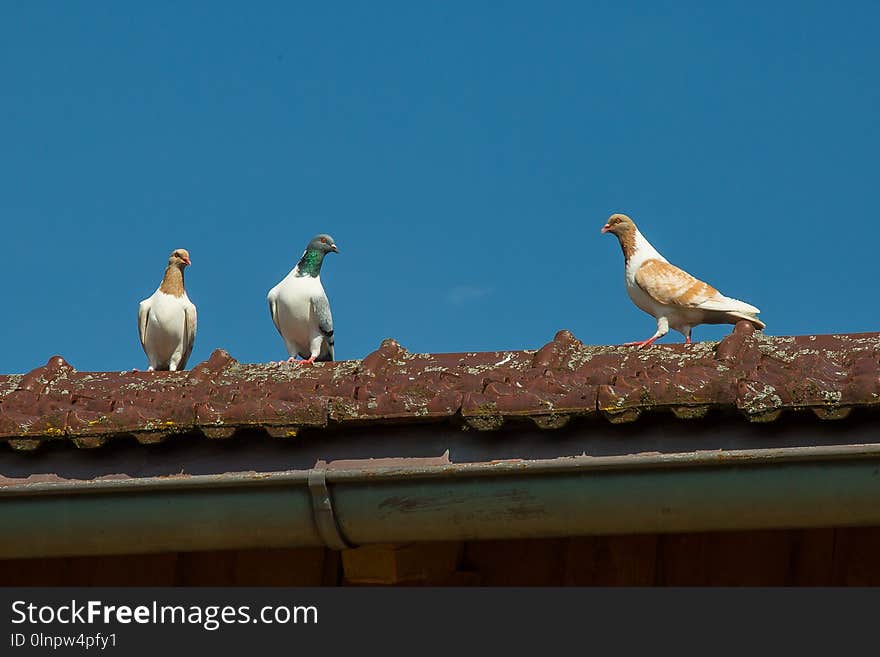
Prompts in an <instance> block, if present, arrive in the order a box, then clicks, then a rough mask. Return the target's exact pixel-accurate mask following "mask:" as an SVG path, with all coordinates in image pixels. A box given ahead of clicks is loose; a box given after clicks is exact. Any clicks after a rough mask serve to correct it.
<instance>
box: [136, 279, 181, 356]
mask: <svg viewBox="0 0 880 657" xmlns="http://www.w3.org/2000/svg"><path fill="white" fill-rule="evenodd" d="M149 302H150V315H149V317H148V318H147V330H146V340H145V342H146V348H147V350H148V351H149V353H152V354H155V355H156V356H157V357H158V359H159V360H160V361H165V360H167V359H168V358H170V357H171V355H172V354H173V353H174V350H175V349H177V348H178V347H179V346H180V345H181V344H182V343H183V341H184V336H185V332H186V331H185V328H184V326H185V323H186V321H185V317H186V308H187V306H189V305H191V302H190V300H189V298H188V297H187V296H186V294H185V293H184V294H183V295H181V296H179V297H176V296H173V295H171V294H165V293H164V292H161V291H159V290H157V291H156V292H155V293H154V294H153V296H151V297H150V298H149Z"/></svg>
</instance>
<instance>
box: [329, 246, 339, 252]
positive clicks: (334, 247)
mask: <svg viewBox="0 0 880 657" xmlns="http://www.w3.org/2000/svg"><path fill="white" fill-rule="evenodd" d="M330 250H331V251H333V253H339V249H338V248H336V245H335V244H331V245H330Z"/></svg>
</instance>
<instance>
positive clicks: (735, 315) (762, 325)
mask: <svg viewBox="0 0 880 657" xmlns="http://www.w3.org/2000/svg"><path fill="white" fill-rule="evenodd" d="M727 314H728V316H730V317H731V318H732V319H733V320H734V321H732V322H731V324H736V320H737V319H744V320H746V321H747V322H751V323H752V326H754V327H755V328H756V329H758V330H760V329H762V328H766V326H767V325H766V324H765V323H764V322H762V321H761V320H760V319H758V318H757V317H755V316H754V315H753V314H751V313H727Z"/></svg>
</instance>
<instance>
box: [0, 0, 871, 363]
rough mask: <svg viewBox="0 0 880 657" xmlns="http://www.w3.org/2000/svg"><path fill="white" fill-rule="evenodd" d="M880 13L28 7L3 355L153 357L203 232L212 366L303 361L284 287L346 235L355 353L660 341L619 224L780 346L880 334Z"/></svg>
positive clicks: (13, 149)
mask: <svg viewBox="0 0 880 657" xmlns="http://www.w3.org/2000/svg"><path fill="white" fill-rule="evenodd" d="M294 5H296V6H297V7H299V8H294ZM878 21H880V5H878V4H877V3H872V2H848V3H845V4H843V5H838V6H837V7H836V8H835V7H834V5H833V4H832V3H827V2H776V3H758V2H750V3H726V4H724V5H722V3H706V2H679V1H676V2H666V3H658V2H644V3H628V2H546V3H525V2H523V3H501V2H492V3H489V2H456V3H452V2H450V3H425V2H381V3H334V4H333V6H332V8H331V7H329V6H327V7H311V8H302V3H289V2H277V3H260V4H259V5H246V4H241V3H226V2H216V3H208V2H204V3H176V2H174V3H172V2H150V3H113V2H88V3H87V2H77V3H58V2H19V3H10V2H6V3H3V5H2V8H0V94H2V98H0V222H2V227H3V238H4V239H3V243H2V244H3V265H4V267H3V268H4V272H5V275H4V280H5V285H4V293H5V296H6V300H5V303H4V304H3V311H2V313H3V316H2V318H3V334H4V337H3V339H2V340H0V372H22V371H27V370H29V369H31V368H33V367H36V366H38V365H41V364H43V363H44V362H45V361H46V360H47V359H48V357H49V356H51V355H52V354H55V353H59V354H62V355H63V356H65V357H66V358H67V359H68V360H69V361H70V362H71V363H72V364H73V365H74V366H75V367H77V368H78V369H82V370H88V369H95V370H121V369H124V368H131V367H140V368H143V367H145V364H146V359H145V357H144V355H143V352H142V350H141V347H140V344H139V342H138V338H137V329H136V313H137V305H138V302H139V301H140V300H141V299H143V298H145V297H147V296H149V295H150V294H152V292H153V291H154V290H155V289H156V287H157V286H158V284H159V281H160V278H161V275H162V271H163V268H164V266H165V262H166V260H167V256H168V254H169V253H170V251H171V250H172V249H173V248H176V247H185V248H187V249H189V250H190V253H191V255H192V259H193V266H192V267H191V268H190V269H188V270H187V281H186V282H187V289H188V292H189V295H190V298H191V299H192V300H193V301H194V302H195V303H196V305H197V306H198V312H199V329H198V336H197V338H196V345H195V349H194V351H193V357H192V359H191V361H190V364H191V365H192V364H195V363H197V362H199V361H201V360H204V359H205V358H207V357H208V356H209V355H210V353H211V351H212V350H213V349H214V348H216V347H224V348H226V349H228V350H229V351H230V352H231V353H232V355H233V356H235V357H236V358H238V359H239V360H242V361H246V362H257V361H266V360H270V359H279V358H282V357H284V356H286V354H285V352H284V348H283V344H282V342H281V339H280V338H279V336H278V335H277V333H276V331H275V328H274V326H273V325H272V321H271V319H270V318H269V313H268V310H267V306H266V300H265V297H266V293H267V291H268V290H269V288H270V287H272V286H273V285H274V284H275V283H276V282H277V281H278V280H280V279H281V278H282V277H283V276H284V275H285V274H286V273H287V272H288V271H289V270H290V269H291V268H292V267H293V265H294V264H295V263H296V261H297V259H298V258H299V256H300V254H301V253H302V251H303V248H304V246H305V244H306V242H307V241H308V240H309V238H310V237H311V236H312V235H314V234H315V233H318V232H328V233H330V234H331V235H333V236H334V237H335V238H336V240H337V243H338V245H339V247H340V249H341V251H342V253H341V255H339V256H335V255H331V256H329V257H328V259H327V262H326V263H325V266H324V271H323V274H322V279H323V281H324V286H325V288H326V289H327V292H328V295H329V297H330V302H331V305H332V309H333V316H334V320H335V324H336V346H337V357H338V358H340V359H346V358H358V357H362V356H363V355H365V354H367V353H369V352H370V351H372V350H373V349H374V348H375V347H376V346H377V345H378V344H379V342H380V341H381V340H382V339H383V338H385V337H394V338H396V339H398V340H399V341H400V342H401V343H402V344H403V345H404V346H406V347H407V348H409V349H410V350H412V351H420V352H422V351H435V352H440V351H476V350H495V349H522V348H537V347H540V346H541V345H542V344H544V343H545V342H547V341H548V340H550V339H551V338H552V337H553V335H554V333H555V332H556V331H557V330H558V329H561V328H567V329H570V330H571V331H573V332H574V333H575V335H577V336H578V337H579V338H580V339H582V340H583V341H584V342H586V343H589V344H607V343H619V342H623V341H626V340H636V339H644V338H646V337H648V336H649V335H651V334H652V333H653V331H654V329H655V322H654V320H653V319H652V318H651V317H649V316H648V315H645V314H644V313H642V312H641V311H639V310H638V309H636V308H635V307H634V306H633V305H632V304H631V302H630V301H629V299H628V297H627V296H626V293H625V291H624V286H623V262H622V257H621V254H620V251H619V248H618V246H617V244H616V241H615V240H614V238H613V237H611V236H608V235H600V234H599V229H600V228H601V226H602V224H603V223H604V221H605V219H606V218H607V216H608V215H609V214H610V213H612V212H626V213H628V214H630V215H631V216H632V217H633V218H634V219H635V220H636V222H637V223H638V224H639V227H640V228H641V230H642V232H643V233H644V234H645V235H646V236H647V237H648V239H650V240H651V241H652V242H653V243H654V245H655V246H656V247H657V248H658V249H659V250H660V251H661V252H662V253H663V254H664V255H665V256H666V257H667V258H668V259H669V260H670V261H672V262H673V263H675V264H678V265H680V266H682V267H684V268H685V269H687V270H688V271H690V272H691V273H693V274H694V275H697V276H699V277H701V278H704V279H705V280H706V281H708V282H709V283H711V284H713V285H715V286H716V287H718V288H719V289H720V290H721V291H722V292H724V293H725V294H728V295H730V296H734V297H738V298H740V299H743V300H745V301H748V302H750V303H753V304H755V305H757V306H758V307H760V308H761V310H762V315H761V317H762V318H763V319H764V320H765V321H766V323H767V325H768V328H767V333H769V334H772V335H789V334H803V333H827V332H853V331H876V330H880V316H878V302H880V296H878V283H877V274H876V271H877V252H878V251H877V241H878V238H880V229H878V213H877V211H876V203H877V189H878V171H880V169H878V166H877V154H878V146H880V132H878V122H880V107H878V101H880V93H878V90H880V82H878V65H880V39H877V36H876V28H877V25H878ZM729 328H730V327H699V328H697V329H696V330H695V332H694V337H695V339H696V340H706V339H718V338H719V337H720V336H722V335H724V334H725V333H726V332H727V331H729ZM681 339H682V338H681V336H680V335H678V334H675V333H672V332H671V333H670V335H669V336H668V337H667V338H665V340H664V341H666V342H670V341H672V342H677V341H681Z"/></svg>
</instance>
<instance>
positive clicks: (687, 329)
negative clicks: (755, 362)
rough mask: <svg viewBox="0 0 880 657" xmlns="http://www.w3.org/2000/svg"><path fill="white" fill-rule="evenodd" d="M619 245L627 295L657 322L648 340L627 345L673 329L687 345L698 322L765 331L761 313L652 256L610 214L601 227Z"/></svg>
mask: <svg viewBox="0 0 880 657" xmlns="http://www.w3.org/2000/svg"><path fill="white" fill-rule="evenodd" d="M602 232H603V233H613V234H614V235H615V236H617V239H618V240H619V241H620V248H621V249H623V257H624V260H625V263H626V268H625V275H626V291H627V293H628V294H629V298H630V299H632V302H633V303H634V304H636V306H638V307H639V308H640V309H641V310H644V311H645V312H646V313H648V314H649V315H653V316H654V317H656V318H657V332H656V333H654V335H652V336H651V337H650V338H648V339H647V340H642V341H640V342H627V343H626V344H628V345H639V346H645V345H649V344H651V343H652V342H654V341H655V340H657V339H658V338H662V337H663V336H664V335H666V333H667V332H668V331H669V328H670V327H672V328H673V329H675V330H676V331H678V332H679V333H681V334H682V335H684V337H685V342H686V343H688V344H689V343H690V341H691V330H692V329H693V327H694V326H697V325H698V324H736V323H737V322H738V321H740V320H746V321H747V322H751V323H752V324H753V325H754V326H755V328H757V329H762V328H764V323H763V322H762V321H761V320H759V319H758V317H757V315H758V313H759V312H761V311H760V310H758V309H757V308H755V307H754V306H752V305H749V304H747V303H745V302H743V301H739V300H737V299H731V298H730V297H726V296H724V295H723V294H721V293H720V292H719V291H718V290H716V289H715V288H714V287H712V286H711V285H709V284H707V283H704V282H703V281H701V280H699V279H697V278H694V277H693V276H691V275H690V274H688V273H687V272H686V271H684V270H682V269H679V268H678V267H676V266H675V265H671V264H669V262H668V261H667V260H666V258H664V257H663V256H662V255H660V253H658V252H657V249H655V248H654V247H653V246H651V243H650V242H648V240H646V239H645V237H644V236H643V235H642V234H641V233H640V232H639V229H638V228H636V225H635V223H634V222H633V220H632V219H630V218H629V217H627V216H626V215H625V214H612V215H611V216H610V217H609V218H608V221H607V223H606V224H605V225H604V226H603V227H602Z"/></svg>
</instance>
